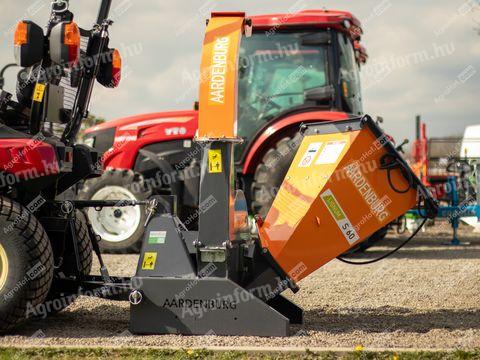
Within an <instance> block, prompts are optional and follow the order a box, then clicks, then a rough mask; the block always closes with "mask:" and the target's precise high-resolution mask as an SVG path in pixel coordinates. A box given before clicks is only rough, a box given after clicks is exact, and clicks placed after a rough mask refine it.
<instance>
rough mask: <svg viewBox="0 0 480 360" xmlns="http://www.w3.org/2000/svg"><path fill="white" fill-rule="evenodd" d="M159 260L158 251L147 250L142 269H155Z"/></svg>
mask: <svg viewBox="0 0 480 360" xmlns="http://www.w3.org/2000/svg"><path fill="white" fill-rule="evenodd" d="M156 262H157V253H156V252H146V253H145V255H144V256H143V262H142V270H154V269H155V263H156Z"/></svg>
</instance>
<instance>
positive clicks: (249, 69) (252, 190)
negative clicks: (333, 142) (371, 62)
mask: <svg viewBox="0 0 480 360" xmlns="http://www.w3.org/2000/svg"><path fill="white" fill-rule="evenodd" d="M251 21H252V26H253V34H252V36H251V37H249V38H246V39H244V40H242V44H241V51H240V62H239V69H238V97H239V98H238V103H239V106H238V133H239V136H240V137H241V138H242V139H243V142H242V143H241V144H240V145H238V146H236V148H235V163H236V168H237V174H238V178H239V183H240V184H241V187H242V188H243V190H244V192H245V194H246V196H247V202H248V204H249V206H250V207H251V209H252V211H253V213H258V214H260V215H261V216H263V215H265V214H266V213H267V211H268V209H269V207H270V205H271V203H272V201H273V199H274V197H275V194H276V191H277V189H278V188H279V187H280V185H281V183H282V181H283V178H284V176H285V174H286V172H287V170H288V168H289V166H290V163H291V161H292V159H293V157H294V155H295V152H296V149H297V147H298V145H299V141H298V140H299V137H298V136H297V134H298V131H299V127H300V125H301V124H304V123H310V122H318V121H335V120H343V119H347V118H349V117H351V116H358V115H360V114H362V113H363V109H362V97H361V91H360V79H359V68H360V66H361V65H362V64H363V63H365V62H366V60H367V54H366V51H365V49H364V48H363V47H362V46H361V45H360V38H361V35H362V29H361V25H360V22H359V20H358V19H357V18H356V17H354V16H353V15H352V14H350V13H348V12H345V11H337V10H308V11H301V12H298V13H295V14H272V15H260V16H253V17H251ZM197 123H198V122H197V111H195V110H192V111H175V112H161V113H152V114H146V115H138V116H131V117H127V118H123V119H118V120H114V121H109V122H107V123H104V124H101V125H98V126H95V127H92V128H90V129H88V130H87V131H86V132H85V138H84V141H85V143H86V144H88V145H91V146H93V147H94V148H95V149H96V150H98V151H100V152H105V154H104V157H103V159H104V163H103V165H104V168H105V169H107V171H106V172H105V173H104V175H103V176H102V177H100V178H97V179H93V180H89V181H87V182H86V183H85V184H84V186H83V188H82V189H81V190H80V192H79V196H80V198H81V199H88V200H108V199H131V200H145V199H147V198H149V197H150V196H151V195H152V194H173V195H176V198H177V200H178V201H177V204H178V206H177V212H178V214H179V217H180V219H181V220H182V221H183V222H184V224H185V225H186V226H187V227H188V228H195V227H196V219H197V218H198V213H199V210H198V209H199V204H198V188H199V174H200V166H199V163H200V158H199V156H200V149H199V145H198V144H197V143H195V142H193V141H192V140H193V138H194V136H195V133H196V131H197ZM200 205H201V204H200ZM200 211H201V206H200ZM145 217H146V215H145V212H144V211H143V210H142V209H141V208H139V207H129V208H105V209H103V210H102V211H95V210H94V209H92V210H91V211H89V218H90V221H91V223H92V226H93V228H94V230H95V232H96V233H97V234H99V235H100V236H101V237H102V239H103V241H102V242H101V244H102V247H103V250H105V251H110V252H117V251H125V250H128V251H137V250H138V249H139V246H140V241H141V237H142V234H143V231H144V224H145V220H146V219H145Z"/></svg>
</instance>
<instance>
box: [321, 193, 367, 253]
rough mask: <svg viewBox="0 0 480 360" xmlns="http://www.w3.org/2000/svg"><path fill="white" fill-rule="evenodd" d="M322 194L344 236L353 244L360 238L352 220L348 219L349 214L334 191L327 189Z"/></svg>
mask: <svg viewBox="0 0 480 360" xmlns="http://www.w3.org/2000/svg"><path fill="white" fill-rule="evenodd" d="M320 196H321V198H322V200H323V203H324V204H325V206H326V207H327V209H328V211H329V212H330V214H331V215H332V216H333V218H334V220H335V222H336V223H337V225H338V227H339V229H340V231H341V232H342V234H343V236H345V239H347V241H348V243H349V244H350V245H352V244H353V243H354V242H356V241H357V240H358V239H360V237H359V236H358V234H357V232H356V231H355V228H354V227H353V225H352V223H351V222H350V220H348V218H347V215H346V214H345V213H344V212H343V210H342V208H341V207H340V204H339V203H338V201H337V199H336V198H335V196H334V195H333V193H332V191H331V190H330V189H327V190H325V191H324V192H323V194H322V195H320Z"/></svg>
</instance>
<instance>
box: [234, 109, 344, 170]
mask: <svg viewBox="0 0 480 360" xmlns="http://www.w3.org/2000/svg"><path fill="white" fill-rule="evenodd" d="M348 117H349V116H348V114H347V113H344V112H340V111H309V112H303V113H298V114H294V115H290V116H287V117H283V118H281V119H279V120H278V121H276V122H273V123H270V124H269V125H268V126H266V127H265V128H263V129H262V130H261V131H260V132H259V133H258V134H257V135H256V137H255V138H254V140H253V141H252V142H251V143H250V145H249V147H248V148H247V150H246V155H245V156H244V159H245V161H243V166H242V173H243V174H252V173H253V172H254V171H255V169H256V167H257V165H258V164H259V163H260V162H261V161H262V158H263V155H264V154H265V153H266V152H267V150H268V149H269V148H270V145H272V144H273V143H275V142H276V141H278V140H279V139H280V138H282V137H284V136H289V135H293V134H294V133H295V132H297V131H298V130H299V128H300V125H301V124H304V123H312V122H320V121H337V120H345V119H347V118H348Z"/></svg>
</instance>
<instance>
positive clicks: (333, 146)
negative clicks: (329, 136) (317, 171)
mask: <svg viewBox="0 0 480 360" xmlns="http://www.w3.org/2000/svg"><path fill="white" fill-rule="evenodd" d="M346 144H347V142H346V141H345V140H340V141H329V142H327V143H326V144H325V147H324V148H323V150H322V152H321V153H320V155H319V156H318V159H317V162H316V163H315V164H317V165H321V164H335V163H336V162H337V161H338V158H339V157H340V155H341V154H342V151H343V149H344V148H345V145H346Z"/></svg>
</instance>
